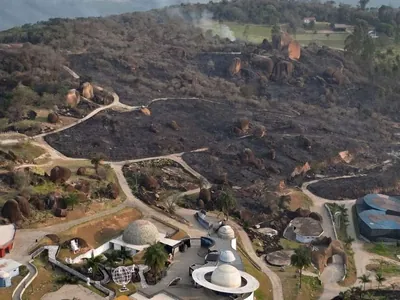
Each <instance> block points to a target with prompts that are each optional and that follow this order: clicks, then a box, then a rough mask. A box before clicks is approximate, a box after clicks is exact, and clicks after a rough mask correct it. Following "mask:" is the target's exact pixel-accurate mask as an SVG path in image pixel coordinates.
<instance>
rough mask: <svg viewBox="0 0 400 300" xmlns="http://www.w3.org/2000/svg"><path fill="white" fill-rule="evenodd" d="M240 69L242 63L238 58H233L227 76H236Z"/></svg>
mask: <svg viewBox="0 0 400 300" xmlns="http://www.w3.org/2000/svg"><path fill="white" fill-rule="evenodd" d="M241 68H242V61H241V60H240V58H239V57H235V58H234V59H233V61H232V63H231V64H230V66H229V69H228V71H229V74H230V75H231V76H233V75H236V74H238V73H239V72H240V70H241Z"/></svg>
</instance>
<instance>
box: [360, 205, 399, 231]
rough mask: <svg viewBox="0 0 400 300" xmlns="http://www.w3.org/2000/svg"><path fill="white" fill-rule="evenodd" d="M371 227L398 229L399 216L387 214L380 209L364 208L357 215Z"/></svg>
mask: <svg viewBox="0 0 400 300" xmlns="http://www.w3.org/2000/svg"><path fill="white" fill-rule="evenodd" d="M358 216H359V218H360V219H361V220H363V221H364V223H365V224H366V225H368V227H370V228H371V229H389V230H390V229H394V230H396V229H397V230H398V229H400V216H393V215H387V214H386V213H385V212H384V211H380V210H374V209H370V210H364V211H363V212H361V213H360V214H359V215H358Z"/></svg>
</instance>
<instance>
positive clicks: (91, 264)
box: [85, 252, 104, 278]
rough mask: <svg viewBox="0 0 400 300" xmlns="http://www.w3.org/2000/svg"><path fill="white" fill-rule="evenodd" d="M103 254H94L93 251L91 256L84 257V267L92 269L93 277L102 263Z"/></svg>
mask: <svg viewBox="0 0 400 300" xmlns="http://www.w3.org/2000/svg"><path fill="white" fill-rule="evenodd" d="M103 260H104V259H103V256H102V255H98V256H94V254H93V252H92V257H90V258H86V263H85V265H86V269H87V270H89V269H90V268H91V269H92V277H93V278H94V276H95V275H96V274H97V273H99V271H100V266H101V264H102V263H103Z"/></svg>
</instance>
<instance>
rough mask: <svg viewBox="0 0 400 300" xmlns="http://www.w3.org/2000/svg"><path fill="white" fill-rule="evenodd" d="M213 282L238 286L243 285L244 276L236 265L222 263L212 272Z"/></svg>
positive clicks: (223, 285)
mask: <svg viewBox="0 0 400 300" xmlns="http://www.w3.org/2000/svg"><path fill="white" fill-rule="evenodd" d="M211 282H212V283H213V284H215V285H219V286H222V287H227V288H238V287H240V286H241V285H242V276H241V275H240V272H239V271H238V269H236V268H235V267H234V266H231V265H220V266H218V267H217V268H216V269H215V270H214V272H213V273H212V274H211Z"/></svg>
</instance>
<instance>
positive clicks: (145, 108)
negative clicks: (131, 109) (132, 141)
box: [140, 107, 151, 116]
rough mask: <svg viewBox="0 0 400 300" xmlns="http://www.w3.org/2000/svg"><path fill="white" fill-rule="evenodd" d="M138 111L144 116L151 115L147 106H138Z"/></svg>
mask: <svg viewBox="0 0 400 300" xmlns="http://www.w3.org/2000/svg"><path fill="white" fill-rule="evenodd" d="M140 112H141V113H142V114H144V115H145V116H151V111H150V109H148V108H147V107H142V108H140Z"/></svg>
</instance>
